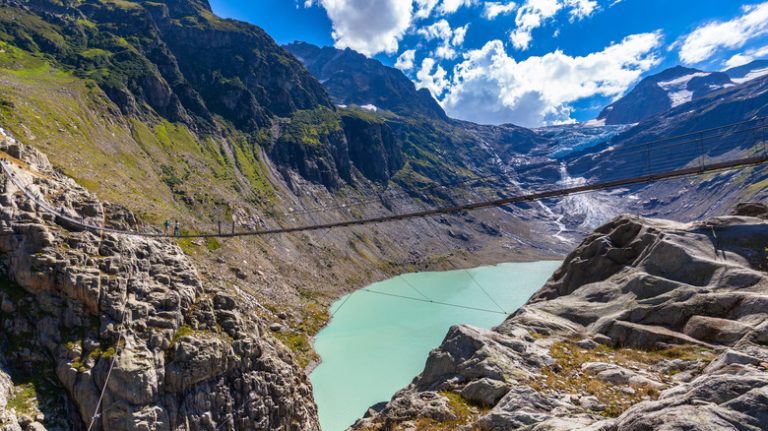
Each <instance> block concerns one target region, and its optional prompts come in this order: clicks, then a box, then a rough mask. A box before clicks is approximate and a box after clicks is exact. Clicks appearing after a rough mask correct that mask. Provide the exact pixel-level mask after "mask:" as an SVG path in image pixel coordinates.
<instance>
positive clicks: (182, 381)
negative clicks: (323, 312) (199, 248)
mask: <svg viewBox="0 0 768 431" xmlns="http://www.w3.org/2000/svg"><path fill="white" fill-rule="evenodd" d="M0 150H2V151H4V153H3V156H4V157H8V158H10V159H11V162H10V166H11V167H10V168H9V169H11V170H12V171H13V172H14V177H15V179H16V181H18V182H21V183H24V184H30V186H29V187H28V188H29V189H32V190H35V191H36V193H38V194H39V195H40V196H44V197H45V199H46V200H47V201H48V202H49V203H51V204H52V205H54V206H56V207H57V208H60V211H61V212H62V214H64V215H68V216H74V217H78V218H80V217H83V218H85V219H86V220H87V221H88V222H89V223H92V224H97V225H99V224H105V225H109V226H116V227H120V228H122V229H136V228H137V225H136V222H135V219H134V218H133V216H132V215H131V214H130V213H129V212H128V211H126V210H125V209H123V208H120V207H116V206H113V205H110V204H108V203H103V202H99V201H98V200H97V199H95V198H94V196H93V195H91V194H90V193H88V192H86V191H85V190H84V189H82V188H81V187H80V186H78V185H77V184H76V183H75V182H74V181H72V180H71V179H69V178H66V177H64V176H62V175H61V174H59V173H57V172H56V171H55V170H54V169H52V167H51V166H50V164H49V163H48V161H47V159H46V158H45V157H44V156H42V155H41V154H39V153H38V152H36V151H34V150H32V149H30V148H28V147H22V146H21V145H20V144H17V143H15V142H6V143H4V144H3V146H2V147H1V148H0ZM0 204H1V205H0V273H1V275H2V277H3V282H2V287H1V288H0V303H1V304H2V312H1V313H0V325H1V326H2V331H0V347H1V349H2V357H3V365H2V370H0V412H2V413H1V414H0V429H4V430H21V429H23V430H41V429H46V428H49V429H62V430H81V429H85V428H86V427H88V425H90V421H91V418H92V417H93V415H94V413H97V412H98V413H100V415H98V416H96V419H95V424H94V427H93V428H92V429H104V430H149V429H152V430H204V429H205V430H211V429H222V430H224V429H227V430H253V429H282V430H294V431H304V430H318V429H319V425H318V423H317V419H316V411H315V407H314V403H313V402H312V396H311V390H310V385H309V383H308V382H307V380H306V377H305V376H304V375H303V373H302V372H301V371H300V370H299V369H298V368H297V366H296V365H295V364H294V361H293V357H292V355H291V353H290V352H289V351H288V350H287V349H286V348H285V347H283V346H282V345H280V344H279V343H278V342H277V341H276V340H275V339H274V338H272V336H271V335H268V333H267V332H266V331H265V329H264V328H263V325H262V323H261V322H260V321H259V319H258V318H257V317H256V316H257V312H259V310H258V307H259V305H258V304H257V303H256V302H255V301H254V300H253V298H251V297H240V296H237V295H235V294H232V293H229V292H225V291H221V290H218V289H213V288H211V287H210V286H208V285H207V284H206V283H205V281H203V280H201V278H200V276H199V275H198V273H197V271H196V269H195V267H194V266H193V265H192V264H191V263H190V262H189V260H188V259H187V257H186V256H185V255H184V254H183V253H182V251H181V249H179V247H178V246H176V245H175V244H173V243H171V242H167V241H160V240H152V239H143V238H136V237H129V236H125V235H111V234H103V235H98V234H94V233H92V232H88V231H81V230H78V229H76V228H75V227H73V226H67V225H66V223H64V222H63V220H62V219H60V218H59V217H58V216H54V215H51V214H48V213H46V212H44V211H42V210H41V208H40V207H39V206H38V205H37V204H35V203H33V202H32V201H30V200H29V199H27V197H26V196H24V194H23V193H22V191H21V190H19V188H17V186H16V185H15V183H14V182H12V181H10V180H9V178H8V177H7V176H6V175H5V174H2V176H0ZM102 388H104V389H103V398H102V399H101V403H100V404H99V400H100V396H101V395H102ZM99 405H100V408H98V409H97V407H98V406H99Z"/></svg>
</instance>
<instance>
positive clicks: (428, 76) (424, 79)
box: [416, 57, 450, 94]
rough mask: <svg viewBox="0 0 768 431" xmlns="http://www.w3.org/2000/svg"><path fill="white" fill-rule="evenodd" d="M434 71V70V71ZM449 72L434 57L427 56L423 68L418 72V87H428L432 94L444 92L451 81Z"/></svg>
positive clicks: (422, 63)
mask: <svg viewBox="0 0 768 431" xmlns="http://www.w3.org/2000/svg"><path fill="white" fill-rule="evenodd" d="M433 71H434V72H433ZM447 76H448V72H446V70H445V69H443V66H440V65H439V64H437V62H436V61H435V59H433V58H429V57H427V58H425V59H424V61H422V62H421V69H419V71H418V72H417V73H416V88H419V89H421V88H426V89H427V90H429V92H430V93H432V94H443V93H444V92H445V89H446V88H447V87H448V85H449V84H450V82H449V81H448V78H447Z"/></svg>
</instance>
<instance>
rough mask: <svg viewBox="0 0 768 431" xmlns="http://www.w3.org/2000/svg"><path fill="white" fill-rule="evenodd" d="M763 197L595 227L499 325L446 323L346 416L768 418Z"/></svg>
mask: <svg viewBox="0 0 768 431" xmlns="http://www.w3.org/2000/svg"><path fill="white" fill-rule="evenodd" d="M760 207H761V206H760V205H757V206H748V207H746V206H745V207H742V208H740V212H739V214H749V215H751V216H752V217H750V216H741V215H737V216H731V217H720V218H715V219H712V220H708V221H706V222H703V223H696V224H680V223H674V222H668V221H656V220H646V219H639V218H629V217H621V218H618V219H616V220H615V221H613V222H612V223H609V224H607V225H605V226H603V227H601V228H599V229H598V230H597V231H596V232H595V233H594V234H593V235H591V236H590V237H589V238H587V239H586V240H585V241H584V242H583V243H582V244H581V245H580V246H579V247H578V248H577V249H576V250H575V251H574V252H573V253H571V255H569V256H568V257H567V258H566V260H565V262H564V263H563V266H562V267H561V268H560V269H559V270H558V271H557V272H556V273H555V274H554V276H553V277H552V279H550V281H549V282H548V283H547V284H546V285H545V286H544V288H542V289H541V290H540V291H539V292H538V293H537V294H536V295H535V296H534V297H533V298H532V299H531V301H530V302H529V303H528V304H527V305H526V306H524V307H523V308H521V309H520V310H519V311H518V312H516V313H515V314H514V315H512V316H510V317H509V319H507V320H506V321H505V322H504V323H503V324H502V325H500V326H499V327H497V328H495V329H494V330H492V331H487V330H481V329H476V328H472V327H467V326H457V327H454V328H452V329H451V331H450V332H449V334H448V335H447V337H446V339H445V341H444V342H443V344H442V345H441V346H440V347H439V348H438V349H436V350H434V351H433V352H431V354H430V355H429V358H428V360H427V364H426V367H425V369H424V371H423V373H422V374H421V375H419V376H418V377H416V379H414V381H413V383H411V385H409V386H408V387H407V388H405V389H403V390H402V391H400V392H399V393H397V394H396V395H395V396H394V397H393V399H392V400H391V401H390V402H389V403H388V404H387V405H386V407H384V408H383V409H380V410H379V411H378V412H377V411H374V410H371V411H370V412H369V414H368V415H367V417H366V418H365V419H362V420H360V421H358V423H357V424H356V425H355V426H354V427H353V428H354V429H357V430H379V429H381V430H406V429H409V430H410V429H413V430H415V429H433V428H431V427H437V428H435V429H465V430H470V429H471V430H488V431H490V430H576V429H580V430H605V431H612V430H616V431H618V430H622V431H626V430H629V431H633V430H636V431H641V430H680V431H682V430H691V429H696V430H754V431H757V430H765V429H768V413H766V412H768V372H766V367H768V274H766V272H765V271H766V268H767V267H768V260H767V257H766V252H767V251H768V250H767V247H768V222H767V221H766V219H765V218H763V217H762V214H764V212H763V211H761V210H760ZM763 208H764V207H763ZM440 427H447V428H440Z"/></svg>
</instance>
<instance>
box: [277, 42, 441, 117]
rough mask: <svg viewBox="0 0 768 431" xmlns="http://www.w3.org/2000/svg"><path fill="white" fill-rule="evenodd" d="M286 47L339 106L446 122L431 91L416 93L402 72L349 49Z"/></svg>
mask: <svg viewBox="0 0 768 431" xmlns="http://www.w3.org/2000/svg"><path fill="white" fill-rule="evenodd" d="M285 48H286V49H287V50H288V51H290V52H291V53H293V54H294V55H295V56H296V57H297V58H298V59H299V60H300V61H301V62H302V63H304V65H305V66H306V67H307V69H309V71H310V72H311V73H312V75H314V76H315V77H316V78H317V79H318V80H320V82H322V83H323V86H324V87H325V88H326V90H327V91H328V93H329V94H330V95H331V97H332V98H333V101H334V102H335V103H336V104H339V105H357V106H362V107H367V108H368V109H384V110H389V111H392V112H394V113H396V114H399V115H411V116H414V115H415V116H425V117H430V118H437V119H443V120H445V119H447V116H446V115H445V112H444V111H443V108H442V107H440V105H439V104H438V103H437V101H435V99H434V98H433V97H432V95H431V94H430V93H429V91H428V90H426V89H424V88H422V89H420V90H416V87H415V86H414V84H413V82H412V81H411V80H410V79H408V77H406V76H405V75H404V74H403V73H402V72H400V71H399V70H397V69H395V68H392V67H387V66H384V65H383V64H381V62H379V61H377V60H374V59H369V58H367V57H365V56H364V55H362V54H360V53H358V52H355V51H353V50H351V49H348V48H347V49H344V50H339V49H335V48H332V47H324V48H320V47H317V46H315V45H311V44H308V43H305V42H295V43H292V44H290V45H286V46H285Z"/></svg>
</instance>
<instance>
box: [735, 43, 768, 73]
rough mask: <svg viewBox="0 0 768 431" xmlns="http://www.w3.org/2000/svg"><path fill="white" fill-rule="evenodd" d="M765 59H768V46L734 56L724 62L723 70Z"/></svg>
mask: <svg viewBox="0 0 768 431" xmlns="http://www.w3.org/2000/svg"><path fill="white" fill-rule="evenodd" d="M765 57H768V45H766V46H763V47H761V48H755V49H750V50H747V51H746V52H742V53H740V54H736V55H734V56H733V57H731V58H730V59H728V60H727V61H726V62H725V68H726V69H731V68H733V67H739V66H743V65H745V64H749V63H752V62H753V61H755V60H759V59H763V58H765Z"/></svg>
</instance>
